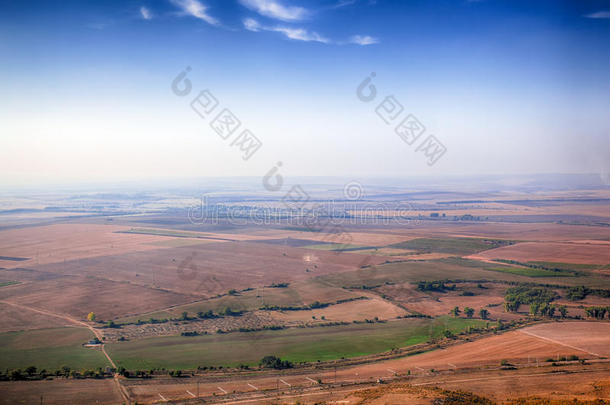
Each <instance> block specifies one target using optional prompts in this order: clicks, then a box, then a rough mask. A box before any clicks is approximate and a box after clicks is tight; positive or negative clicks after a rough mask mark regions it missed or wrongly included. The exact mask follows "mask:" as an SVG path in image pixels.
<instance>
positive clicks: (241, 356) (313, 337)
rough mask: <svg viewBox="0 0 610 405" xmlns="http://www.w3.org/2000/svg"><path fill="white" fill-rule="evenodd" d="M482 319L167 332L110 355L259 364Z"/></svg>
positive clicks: (154, 361) (363, 351)
mask: <svg viewBox="0 0 610 405" xmlns="http://www.w3.org/2000/svg"><path fill="white" fill-rule="evenodd" d="M483 325H485V322H482V321H481V320H467V319H455V318H449V317H442V318H439V319H435V320H426V319H423V320H420V319H414V320H412V319H406V320H400V321H397V322H390V323H379V324H377V323H370V324H369V323H367V324H358V325H345V326H335V327H317V328H306V329H301V328H296V329H289V330H282V331H264V332H248V333H241V332H236V333H231V334H228V335H227V336H223V335H222V334H221V335H218V334H216V335H213V336H198V337H163V338H149V339H144V340H139V341H134V342H127V343H117V344H112V345H109V347H108V350H109V353H110V355H111V356H112V357H113V358H114V359H116V361H117V362H118V364H119V365H121V366H123V367H126V368H129V369H149V368H158V367H169V368H176V369H194V368H197V367H198V366H207V367H209V366H224V367H227V366H228V367H231V366H232V367H235V366H238V365H239V364H247V365H250V366H255V365H257V364H258V361H259V360H260V358H261V357H263V356H265V355H277V356H280V357H281V358H283V359H287V360H289V361H292V362H295V363H300V362H317V361H328V360H335V359H340V358H342V357H354V356H364V355H368V354H373V353H378V352H385V351H388V350H390V349H392V348H396V347H403V346H409V345H414V344H418V343H422V342H425V341H427V340H428V339H430V338H434V337H437V338H438V337H440V336H442V333H443V332H444V331H445V330H448V331H451V332H453V333H459V332H461V331H463V330H465V329H466V328H468V327H469V326H475V327H476V326H483Z"/></svg>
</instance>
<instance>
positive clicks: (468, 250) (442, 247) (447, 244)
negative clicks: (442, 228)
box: [389, 238, 515, 255]
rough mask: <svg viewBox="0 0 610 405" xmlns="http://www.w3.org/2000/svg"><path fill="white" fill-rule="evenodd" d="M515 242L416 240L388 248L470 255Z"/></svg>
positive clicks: (449, 239)
mask: <svg viewBox="0 0 610 405" xmlns="http://www.w3.org/2000/svg"><path fill="white" fill-rule="evenodd" d="M514 243H515V242H513V241H510V240H502V239H479V238H438V239H432V238H418V239H412V240H408V241H405V242H401V243H396V244H394V245H390V246H389V247H393V248H399V249H411V250H416V251H418V252H420V253H432V252H437V253H449V254H455V255H470V254H473V253H478V252H482V251H484V250H489V249H495V248H499V247H503V246H509V245H512V244H514Z"/></svg>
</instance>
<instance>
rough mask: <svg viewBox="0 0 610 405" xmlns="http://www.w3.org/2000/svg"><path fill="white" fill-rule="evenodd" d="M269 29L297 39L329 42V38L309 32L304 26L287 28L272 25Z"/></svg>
mask: <svg viewBox="0 0 610 405" xmlns="http://www.w3.org/2000/svg"><path fill="white" fill-rule="evenodd" d="M271 31H275V32H281V33H282V34H284V35H285V36H286V37H287V38H290V39H295V40H297V41H308V42H309V41H315V42H321V43H323V44H328V43H330V40H328V39H327V38H324V37H323V36H321V35H319V34H318V33H317V32H309V31H307V30H306V29H304V28H288V27H274V28H271Z"/></svg>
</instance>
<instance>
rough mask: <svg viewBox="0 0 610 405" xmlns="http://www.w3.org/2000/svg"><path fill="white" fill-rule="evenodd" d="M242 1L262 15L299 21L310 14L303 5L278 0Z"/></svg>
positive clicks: (241, 0) (241, 1)
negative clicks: (286, 3) (283, 2)
mask: <svg viewBox="0 0 610 405" xmlns="http://www.w3.org/2000/svg"><path fill="white" fill-rule="evenodd" d="M240 3H241V4H243V5H244V6H245V7H248V8H249V9H251V10H254V11H256V12H257V13H259V14H260V15H264V16H265V17H270V18H275V19H277V20H282V21H299V20H302V19H304V18H305V17H307V16H308V15H309V11H307V10H306V9H305V8H303V7H296V6H285V5H283V4H281V3H280V2H279V1H278V0H240Z"/></svg>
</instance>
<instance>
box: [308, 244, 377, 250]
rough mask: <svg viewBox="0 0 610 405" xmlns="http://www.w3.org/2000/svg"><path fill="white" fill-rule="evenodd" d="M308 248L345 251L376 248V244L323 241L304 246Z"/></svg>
mask: <svg viewBox="0 0 610 405" xmlns="http://www.w3.org/2000/svg"><path fill="white" fill-rule="evenodd" d="M303 247H304V248H306V249H317V250H330V251H333V252H343V251H360V250H370V249H374V248H375V247H374V246H361V245H353V244H349V243H321V244H314V245H307V246H303Z"/></svg>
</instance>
